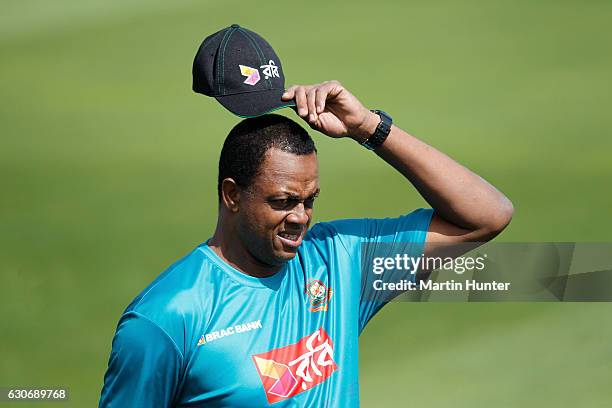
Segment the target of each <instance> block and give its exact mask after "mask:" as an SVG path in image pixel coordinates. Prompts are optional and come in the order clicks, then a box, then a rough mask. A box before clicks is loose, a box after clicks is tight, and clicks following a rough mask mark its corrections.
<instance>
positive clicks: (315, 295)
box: [305, 279, 333, 312]
mask: <svg viewBox="0 0 612 408" xmlns="http://www.w3.org/2000/svg"><path fill="white" fill-rule="evenodd" d="M305 293H306V294H307V295H308V300H309V301H310V311H311V312H327V304H328V302H329V300H330V299H331V297H332V293H333V292H332V290H331V288H328V287H327V286H325V284H324V283H323V282H321V281H320V280H317V279H311V280H309V281H308V282H306V289H305Z"/></svg>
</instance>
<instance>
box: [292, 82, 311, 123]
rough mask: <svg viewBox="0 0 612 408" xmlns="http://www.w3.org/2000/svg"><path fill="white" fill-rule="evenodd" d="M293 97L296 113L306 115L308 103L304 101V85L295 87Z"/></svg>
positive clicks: (303, 116)
mask: <svg viewBox="0 0 612 408" xmlns="http://www.w3.org/2000/svg"><path fill="white" fill-rule="evenodd" d="M294 97H295V106H296V108H297V113H298V115H300V116H301V117H302V118H305V117H306V116H307V115H308V104H307V102H306V87H304V86H298V87H297V88H296V89H295V96H294Z"/></svg>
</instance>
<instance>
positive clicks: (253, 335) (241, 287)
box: [99, 209, 433, 408]
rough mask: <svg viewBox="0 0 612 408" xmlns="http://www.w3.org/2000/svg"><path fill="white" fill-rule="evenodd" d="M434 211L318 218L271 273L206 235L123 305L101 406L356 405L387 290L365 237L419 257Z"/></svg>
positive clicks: (423, 210)
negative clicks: (248, 270)
mask: <svg viewBox="0 0 612 408" xmlns="http://www.w3.org/2000/svg"><path fill="white" fill-rule="evenodd" d="M432 212H433V211H432V210H430V209H419V210H416V211H414V212H412V213H410V214H408V215H405V216H402V217H399V218H386V219H354V220H339V221H333V222H322V223H318V224H316V225H315V226H313V227H312V228H311V229H310V231H308V233H307V235H306V236H305V238H304V240H303V242H302V245H301V246H300V248H299V250H298V253H297V255H296V256H295V257H294V258H293V259H292V260H291V261H289V262H288V263H287V264H286V265H285V266H284V267H283V269H281V271H279V272H278V273H276V274H275V275H273V276H271V277H268V278H255V277H252V276H249V275H246V274H244V273H241V272H239V271H238V270H236V269H234V268H232V267H231V266H229V265H228V264H226V263H225V262H224V261H223V260H221V259H220V258H219V257H218V256H217V255H216V253H215V252H214V251H213V250H212V249H211V248H210V247H209V246H208V245H207V244H206V243H204V244H201V245H200V246H198V247H197V248H196V249H194V250H193V251H192V252H191V253H189V254H188V255H187V256H185V257H184V258H182V259H181V260H179V261H178V262H176V263H175V264H174V265H172V266H171V267H170V268H168V269H167V270H166V271H165V272H163V273H162V274H161V275H160V276H159V277H158V278H157V279H156V280H155V281H153V282H152V283H151V284H150V285H149V286H148V287H147V288H146V289H145V290H144V291H143V292H142V293H141V294H140V295H138V296H137V297H136V298H135V299H134V300H133V301H132V303H131V304H130V305H129V306H128V307H127V309H126V310H125V312H124V313H123V315H122V316H121V319H120V320H119V324H118V326H117V331H116V334H115V337H114V339H113V345H112V351H111V355H110V359H109V364H108V370H107V372H106V375H105V377H104V387H103V389H102V395H101V399H100V405H99V406H100V407H105V408H110V407H244V406H248V407H260V406H263V407H265V406H269V405H270V404H272V405H273V406H274V407H296V406H300V407H302V406H308V407H311V406H312V407H336V406H337V407H352V406H358V405H359V381H358V364H357V362H358V336H359V334H360V333H361V332H362V330H363V329H364V328H365V325H366V324H367V323H368V321H369V320H370V319H371V318H372V317H373V316H374V315H375V314H376V313H377V312H378V310H380V308H381V307H382V306H383V305H384V304H385V301H386V299H379V298H377V296H378V295H377V293H376V291H374V290H373V287H372V285H371V282H370V279H373V278H374V276H372V278H370V277H369V276H363V277H362V267H361V265H362V259H361V258H362V254H361V252H362V245H363V244H370V245H375V244H377V243H382V244H389V243H395V244H396V245H399V247H397V248H398V249H400V250H402V251H403V253H406V254H409V255H410V256H418V255H420V254H422V252H423V247H424V242H425V236H426V233H427V230H428V228H429V223H430V220H431V216H432ZM409 276H412V277H414V275H409ZM380 278H382V279H384V275H381V277H377V279H380ZM407 320H408V318H407Z"/></svg>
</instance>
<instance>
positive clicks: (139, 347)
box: [99, 311, 182, 408]
mask: <svg viewBox="0 0 612 408" xmlns="http://www.w3.org/2000/svg"><path fill="white" fill-rule="evenodd" d="M181 363H182V354H181V353H180V351H179V350H178V348H177V347H176V345H175V343H174V342H173V341H172V339H171V338H170V337H169V336H168V334H167V333H166V332H165V331H164V330H163V329H162V328H161V327H159V326H158V325H157V324H156V323H154V322H153V321H151V320H149V319H148V318H147V317H145V316H144V315H142V314H140V313H137V312H134V311H131V312H128V313H126V314H124V315H123V316H122V318H121V320H120V321H119V325H118V326H117V332H116V333H115V337H114V338H113V347H112V351H111V355H110V359H109V362H108V370H107V371H106V374H105V376H104V386H103V388H102V394H101V397H100V404H99V407H100V408H102V407H103V408H115V407H164V408H166V407H170V406H171V405H172V403H173V400H174V397H175V396H176V390H177V386H178V383H179V375H180V374H179V373H180V370H181Z"/></svg>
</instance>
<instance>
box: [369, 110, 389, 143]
mask: <svg viewBox="0 0 612 408" xmlns="http://www.w3.org/2000/svg"><path fill="white" fill-rule="evenodd" d="M372 112H374V113H376V114H377V115H378V116H380V123H379V124H378V126H376V130H375V131H374V134H373V135H372V136H370V137H369V138H368V140H366V141H365V142H363V143H361V145H362V146H364V147H365V148H366V149H368V150H374V149H376V148H378V147H379V146H380V145H381V144H383V142H384V141H385V140H386V139H387V136H389V133H390V132H391V125H392V124H393V119H391V116H389V114H387V112H384V111H381V110H378V109H373V110H372Z"/></svg>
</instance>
